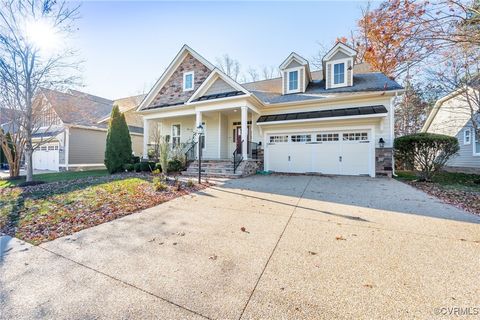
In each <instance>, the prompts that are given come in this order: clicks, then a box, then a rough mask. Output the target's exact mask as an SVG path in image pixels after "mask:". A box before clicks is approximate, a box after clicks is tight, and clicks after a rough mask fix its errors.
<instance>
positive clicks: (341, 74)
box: [333, 62, 345, 85]
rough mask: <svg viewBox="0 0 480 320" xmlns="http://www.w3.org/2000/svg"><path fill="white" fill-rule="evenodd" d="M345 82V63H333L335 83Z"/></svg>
mask: <svg viewBox="0 0 480 320" xmlns="http://www.w3.org/2000/svg"><path fill="white" fill-rule="evenodd" d="M344 83H345V63H343V62H342V63H335V64H334V65H333V84H334V85H335V84H336V85H340V84H344Z"/></svg>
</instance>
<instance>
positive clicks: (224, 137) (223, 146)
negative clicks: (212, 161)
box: [219, 114, 229, 159]
mask: <svg viewBox="0 0 480 320" xmlns="http://www.w3.org/2000/svg"><path fill="white" fill-rule="evenodd" d="M219 123H220V124H219V125H220V138H221V139H220V158H223V159H225V158H228V157H229V153H228V151H229V149H228V143H229V140H228V117H227V116H226V115H224V114H221V115H220V120H219Z"/></svg>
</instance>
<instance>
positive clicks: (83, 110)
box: [42, 89, 113, 126]
mask: <svg viewBox="0 0 480 320" xmlns="http://www.w3.org/2000/svg"><path fill="white" fill-rule="evenodd" d="M42 93H43V95H44V96H45V98H46V99H47V101H48V102H49V103H50V105H51V107H52V108H53V110H55V112H56V114H57V115H58V117H59V118H60V120H62V122H63V123H65V124H76V125H84V126H97V122H98V121H99V120H100V119H103V118H105V117H107V116H108V115H109V114H110V112H111V111H112V105H113V101H111V100H108V99H103V98H100V97H96V96H92V95H89V94H84V93H82V92H79V91H76V92H75V94H71V93H64V92H60V91H56V90H49V89H42ZM92 97H94V98H92Z"/></svg>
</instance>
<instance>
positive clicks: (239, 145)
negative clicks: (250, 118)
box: [235, 126, 250, 153]
mask: <svg viewBox="0 0 480 320" xmlns="http://www.w3.org/2000/svg"><path fill="white" fill-rule="evenodd" d="M247 128H248V130H247V141H250V126H248V127H247ZM235 131H236V139H235V143H236V147H237V149H238V150H239V151H240V153H241V152H242V127H241V126H238V127H237V130H235ZM247 147H248V148H250V146H249V144H247Z"/></svg>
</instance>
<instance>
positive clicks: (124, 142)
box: [104, 106, 132, 173]
mask: <svg viewBox="0 0 480 320" xmlns="http://www.w3.org/2000/svg"><path fill="white" fill-rule="evenodd" d="M131 159H132V140H131V138H130V132H129V131H128V126H127V122H126V121H125V116H124V115H123V114H122V113H121V112H120V110H119V108H118V106H114V107H113V109H112V114H111V116H110V123H109V126H108V132H107V146H106V148H105V160H104V163H105V166H106V167H107V170H108V172H109V173H115V172H119V171H121V170H122V169H123V164H124V163H127V162H129V161H131Z"/></svg>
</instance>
